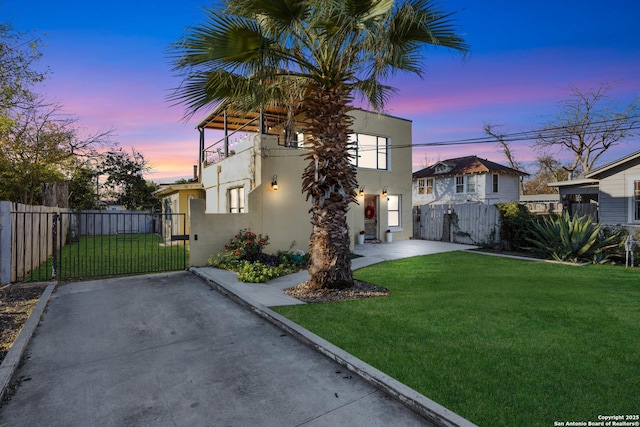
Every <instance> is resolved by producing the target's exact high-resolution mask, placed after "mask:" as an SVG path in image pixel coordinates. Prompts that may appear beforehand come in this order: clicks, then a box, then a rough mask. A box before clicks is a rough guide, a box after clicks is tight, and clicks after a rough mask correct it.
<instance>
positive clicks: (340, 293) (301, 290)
mask: <svg viewBox="0 0 640 427" xmlns="http://www.w3.org/2000/svg"><path fill="white" fill-rule="evenodd" d="M284 293H285V294H287V295H289V296H290V297H292V298H295V299H297V300H300V301H303V302H307V303H317V302H332V301H344V300H353V299H362V298H372V297H385V296H389V295H391V293H390V292H389V290H388V289H387V288H384V287H382V286H378V285H374V284H372V283H368V282H362V281H360V280H354V281H353V286H351V287H348V288H344V289H309V287H308V285H307V282H303V283H300V284H299V285H296V286H293V287H291V288H288V289H285V290H284Z"/></svg>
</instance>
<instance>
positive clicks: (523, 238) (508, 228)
mask: <svg viewBox="0 0 640 427" xmlns="http://www.w3.org/2000/svg"><path fill="white" fill-rule="evenodd" d="M496 207H497V208H498V210H499V211H500V239H501V241H502V245H503V246H504V249H507V250H519V249H524V248H526V246H527V241H528V238H529V237H531V236H530V230H531V227H532V224H534V223H535V222H536V216H535V215H534V214H532V213H531V212H529V209H527V207H526V206H524V205H522V204H520V203H518V202H509V203H499V204H497V205H496Z"/></svg>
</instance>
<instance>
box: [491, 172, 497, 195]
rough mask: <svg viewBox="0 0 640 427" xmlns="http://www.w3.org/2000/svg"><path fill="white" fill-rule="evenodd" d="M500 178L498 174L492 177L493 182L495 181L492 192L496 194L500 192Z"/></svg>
mask: <svg viewBox="0 0 640 427" xmlns="http://www.w3.org/2000/svg"><path fill="white" fill-rule="evenodd" d="M498 176H499V175H498V174H497V173H494V174H493V176H492V180H493V181H492V187H491V188H492V189H493V190H492V191H493V192H494V193H497V192H498Z"/></svg>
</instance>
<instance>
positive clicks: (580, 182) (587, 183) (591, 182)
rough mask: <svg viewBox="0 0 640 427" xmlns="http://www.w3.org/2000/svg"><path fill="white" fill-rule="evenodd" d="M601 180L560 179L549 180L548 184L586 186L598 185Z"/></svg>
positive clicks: (550, 185)
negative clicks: (555, 180) (556, 180)
mask: <svg viewBox="0 0 640 427" xmlns="http://www.w3.org/2000/svg"><path fill="white" fill-rule="evenodd" d="M599 182H600V181H598V180H597V179H590V178H584V179H574V180H571V181H558V182H549V183H547V185H548V186H549V187H586V186H591V185H597V184H598V183H599Z"/></svg>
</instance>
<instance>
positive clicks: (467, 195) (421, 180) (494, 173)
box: [412, 156, 528, 206]
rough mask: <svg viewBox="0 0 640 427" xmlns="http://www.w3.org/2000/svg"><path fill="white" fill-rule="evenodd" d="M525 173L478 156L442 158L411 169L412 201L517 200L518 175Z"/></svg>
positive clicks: (482, 201)
mask: <svg viewBox="0 0 640 427" xmlns="http://www.w3.org/2000/svg"><path fill="white" fill-rule="evenodd" d="M526 175H528V174H527V173H525V172H522V171H519V170H516V169H512V168H510V167H507V166H503V165H500V164H498V163H495V162H492V161H489V160H486V159H481V158H479V157H477V156H466V157H458V158H455V159H448V160H442V161H439V162H436V163H435V164H433V165H431V166H428V167H426V168H424V169H421V170H419V171H417V172H414V173H413V178H412V179H413V205H414V206H422V205H444V204H458V203H483V204H496V203H504V202H510V201H514V200H518V199H519V197H520V179H521V178H522V177H523V176H526Z"/></svg>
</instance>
